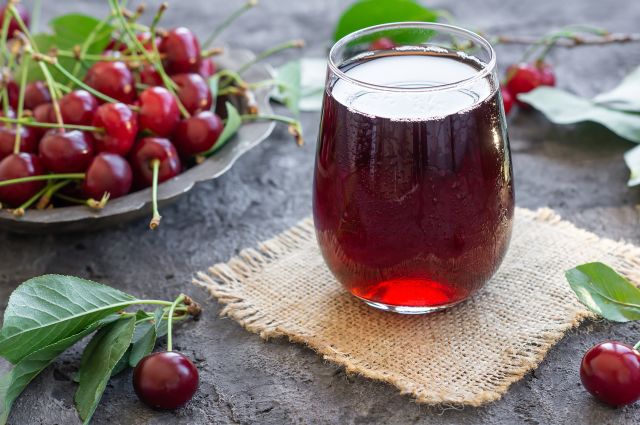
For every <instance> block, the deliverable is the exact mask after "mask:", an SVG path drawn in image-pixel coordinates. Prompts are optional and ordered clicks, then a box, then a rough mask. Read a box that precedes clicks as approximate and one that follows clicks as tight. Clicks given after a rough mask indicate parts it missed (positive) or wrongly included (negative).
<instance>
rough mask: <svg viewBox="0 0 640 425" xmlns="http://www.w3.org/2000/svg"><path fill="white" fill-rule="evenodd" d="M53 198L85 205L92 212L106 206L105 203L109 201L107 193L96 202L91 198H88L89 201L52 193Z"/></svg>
mask: <svg viewBox="0 0 640 425" xmlns="http://www.w3.org/2000/svg"><path fill="white" fill-rule="evenodd" d="M53 196H55V197H56V198H60V199H62V200H64V201H67V202H71V203H74V204H79V205H86V206H87V207H89V208H91V209H94V210H101V209H103V208H104V207H105V205H107V202H108V201H109V197H110V195H109V192H105V193H104V195H102V199H100V200H99V201H96V200H95V199H93V198H89V199H79V198H74V197H73V196H68V195H63V194H62V193H54V194H53Z"/></svg>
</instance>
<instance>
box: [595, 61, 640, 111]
mask: <svg viewBox="0 0 640 425" xmlns="http://www.w3.org/2000/svg"><path fill="white" fill-rule="evenodd" d="M593 101H594V102H595V103H597V104H599V105H602V106H606V107H608V108H612V109H619V110H621V111H628V112H640V67H638V68H636V69H635V70H633V71H632V72H631V73H630V74H629V75H627V76H626V77H625V78H624V79H623V80H622V82H621V83H620V84H619V85H618V86H617V87H615V88H614V89H613V90H611V91H608V92H605V93H602V94H599V95H598V96H596V97H594V98H593Z"/></svg>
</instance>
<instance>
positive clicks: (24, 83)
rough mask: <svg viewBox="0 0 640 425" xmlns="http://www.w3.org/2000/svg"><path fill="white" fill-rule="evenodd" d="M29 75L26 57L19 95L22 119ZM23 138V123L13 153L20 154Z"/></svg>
mask: <svg viewBox="0 0 640 425" xmlns="http://www.w3.org/2000/svg"><path fill="white" fill-rule="evenodd" d="M28 74H29V57H28V56H27V57H25V58H24V60H23V61H22V75H21V78H20V94H19V95H18V112H17V113H18V118H20V117H22V111H23V110H24V91H25V88H26V87H27V75H28ZM21 138H22V123H20V122H19V123H18V125H17V126H16V140H15V144H14V145H13V153H20V139H21Z"/></svg>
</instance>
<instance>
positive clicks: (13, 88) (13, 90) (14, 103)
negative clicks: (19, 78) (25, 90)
mask: <svg viewBox="0 0 640 425" xmlns="http://www.w3.org/2000/svg"><path fill="white" fill-rule="evenodd" d="M0 87H2V88H3V89H5V90H6V91H7V97H8V99H9V106H10V107H12V108H13V109H14V110H17V109H18V99H19V95H20V87H18V83H16V82H15V81H14V80H13V78H11V77H9V79H8V81H5V77H4V76H3V73H2V72H0ZM0 93H2V91H0ZM0 102H4V96H0Z"/></svg>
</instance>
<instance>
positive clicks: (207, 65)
mask: <svg viewBox="0 0 640 425" xmlns="http://www.w3.org/2000/svg"><path fill="white" fill-rule="evenodd" d="M217 70H218V67H217V66H216V63H215V62H214V61H213V59H211V58H206V59H202V62H201V63H200V69H198V74H200V76H202V78H204V79H205V80H207V79H208V78H209V77H211V76H212V75H213V74H215V73H216V71H217Z"/></svg>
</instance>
